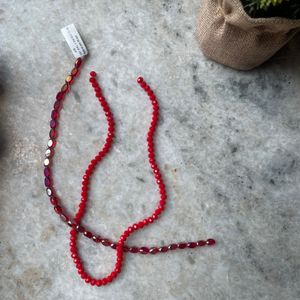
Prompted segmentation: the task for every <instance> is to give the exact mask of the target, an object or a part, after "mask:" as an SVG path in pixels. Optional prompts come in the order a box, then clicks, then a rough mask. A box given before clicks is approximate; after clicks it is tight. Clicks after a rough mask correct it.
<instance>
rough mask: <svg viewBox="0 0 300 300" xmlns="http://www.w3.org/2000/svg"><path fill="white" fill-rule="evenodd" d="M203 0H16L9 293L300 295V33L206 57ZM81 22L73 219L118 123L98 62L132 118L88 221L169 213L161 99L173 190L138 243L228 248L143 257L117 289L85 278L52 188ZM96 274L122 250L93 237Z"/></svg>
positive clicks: (9, 34)
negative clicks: (67, 32)
mask: <svg viewBox="0 0 300 300" xmlns="http://www.w3.org/2000/svg"><path fill="white" fill-rule="evenodd" d="M200 3H201V1H196V0H189V1H188V0H181V1H180V0H176V1H170V0H161V1H158V0H153V1H146V0H142V1H133V0H123V1H108V0H104V1H66V0H63V1H37V0H32V1H8V0H2V1H1V2H0V23H1V26H0V41H1V48H0V79H1V86H0V113H1V118H0V172H1V176H0V203H1V209H0V218H1V236H0V241H1V242H0V246H1V250H0V254H1V289H0V295H1V299H18V300H19V299H86V300H90V299H124V300H125V299H158V298H159V299H203V300H204V299H205V300H209V299H213V300H215V299H217V300H219V299H220V300H221V299H237V300H240V299H244V300H253V299H272V300H277V299H278V300H279V299H290V300H294V299H300V286H299V282H300V254H299V253H300V251H299V248H300V242H299V230H300V215H299V211H300V199H299V197H300V196H299V195H300V187H299V182H300V155H299V148H300V135H299V130H300V98H299V95H300V56H299V51H300V39H299V36H298V37H296V38H295V39H294V40H293V41H292V42H291V43H290V44H289V45H288V46H287V47H285V48H284V49H283V50H282V51H280V52H279V53H278V54H277V55H276V56H275V57H274V58H273V59H272V60H271V61H269V62H268V63H266V64H265V65H263V66H262V67H260V68H258V69H256V70H254V71H251V72H238V71H235V70H232V69H229V68H226V67H223V66H221V65H218V64H216V63H214V62H212V61H209V60H207V59H206V58H205V57H203V55H202V53H201V51H200V50H199V47H198V44H197V41H196V39H195V36H194V34H195V26H196V25H195V24H196V12H197V10H198V8H199V6H200ZM70 23H75V24H76V26H77V28H78V29H79V30H80V32H81V34H82V36H83V38H84V40H85V43H86V45H87V47H88V49H89V51H90V56H89V58H88V60H87V61H86V63H85V65H84V67H83V69H82V72H81V76H80V78H79V79H78V81H77V83H76V84H75V86H74V88H73V92H72V94H71V95H70V96H69V97H68V98H67V100H66V102H65V106H64V109H63V113H62V122H61V127H60V143H59V145H58V147H57V155H56V157H55V185H56V188H57V190H58V192H59V195H60V196H61V197H62V199H63V202H64V205H65V207H66V208H67V209H68V211H69V212H70V213H71V214H72V213H73V212H74V210H75V208H76V205H77V204H78V201H79V196H80V183H81V176H82V174H83V172H84V170H85V167H86V165H87V163H88V161H89V159H90V158H91V157H92V156H93V155H94V154H95V153H96V152H97V150H98V149H99V148H100V146H101V145H102V144H103V141H104V136H105V131H106V124H105V122H104V117H103V114H102V113H101V111H100V109H99V107H98V103H97V102H96V100H95V98H94V97H93V93H92V90H91V88H90V86H89V84H88V73H89V71H90V70H92V69H95V70H96V71H97V72H98V73H99V74H100V76H99V78H100V80H101V83H102V85H103V87H104V88H103V89H104V93H105V95H106V96H107V99H108V101H109V103H110V105H111V107H112V110H113V112H114V114H115V118H116V122H117V138H116V142H115V144H114V147H113V151H112V152H111V154H110V156H109V157H108V158H107V159H106V160H105V161H104V162H103V164H102V166H101V167H100V168H99V169H98V170H97V172H96V175H95V178H94V180H93V184H92V192H91V200H90V203H89V205H88V209H87V215H86V217H85V218H84V223H85V224H89V226H90V227H91V228H92V229H93V230H95V231H97V232H99V233H102V234H104V235H106V236H111V237H112V238H114V239H116V238H117V237H118V236H119V235H120V233H121V232H122V231H123V229H124V228H125V227H126V226H128V225H129V224H131V223H132V222H133V221H135V220H138V219H140V218H142V217H144V216H147V215H148V214H149V212H150V211H152V210H153V208H154V206H155V204H156V201H157V199H158V194H157V192H156V186H155V184H154V182H153V178H152V176H151V173H150V170H149V167H148V164H147V154H146V145H145V134H146V131H147V128H148V123H149V120H150V106H149V102H148V100H147V98H146V97H145V95H144V94H143V92H142V91H141V90H140V89H139V87H138V86H137V84H136V83H135V79H136V77H137V75H139V74H142V75H143V76H144V77H145V79H147V80H148V81H149V83H150V84H151V85H152V87H153V88H154V90H155V92H156V93H157V96H158V99H159V103H160V106H161V113H162V116H161V120H160V126H159V128H158V132H157V136H156V141H157V148H158V161H159V163H160V165H161V167H162V171H163V173H164V178H165V180H166V184H167V187H168V194H169V202H168V205H167V209H166V212H165V213H164V214H163V216H162V218H161V219H160V220H159V221H158V222H157V223H155V224H153V226H150V227H149V228H147V229H145V230H143V231H142V232H138V233H137V234H136V235H134V236H133V237H132V238H131V239H130V241H129V242H130V244H146V245H153V244H164V243H170V242H173V241H178V240H179V241H185V240H196V239H202V238H208V237H215V238H216V239H217V240H218V245H217V246H216V247H214V248H203V249H197V250H195V251H192V250H186V251H178V252H174V253H172V254H166V255H157V256H142V255H127V256H126V261H125V265H124V271H123V272H122V274H121V275H120V277H119V278H118V279H117V280H116V281H115V282H114V283H113V284H111V285H109V286H107V287H104V288H97V287H91V286H88V285H86V284H84V283H83V282H82V281H81V280H80V278H79V277H78V276H77V274H76V272H75V268H74V266H73V264H72V262H71V259H70V257H69V252H68V243H69V241H68V229H67V227H66V226H65V225H64V224H63V223H62V222H61V221H60V220H59V219H58V218H57V216H56V215H55V214H54V213H53V210H52V208H51V207H50V205H49V203H48V198H47V197H46V195H45V192H44V187H43V177H42V170H43V167H42V161H43V156H44V150H45V145H46V143H47V135H48V120H49V113H50V110H51V107H52V103H53V98H54V96H55V94H56V91H57V89H58V88H59V87H60V86H61V83H62V81H63V79H64V77H65V75H66V73H67V72H68V70H70V67H71V66H72V64H73V60H74V59H73V57H72V54H71V52H70V50H69V48H68V46H67V45H66V43H65V41H64V40H63V37H62V35H61V33H60V28H61V27H63V26H65V25H67V24H70ZM80 244H81V249H82V250H81V251H82V256H83V259H84V260H85V261H88V263H87V267H88V269H89V270H90V271H91V273H92V274H93V275H97V276H101V275H105V274H107V272H109V271H110V270H111V269H112V267H113V264H114V252H113V251H112V250H110V249H107V248H105V249H104V248H103V247H100V246H96V245H94V244H93V243H92V242H91V241H88V240H86V239H83V238H82V239H80Z"/></svg>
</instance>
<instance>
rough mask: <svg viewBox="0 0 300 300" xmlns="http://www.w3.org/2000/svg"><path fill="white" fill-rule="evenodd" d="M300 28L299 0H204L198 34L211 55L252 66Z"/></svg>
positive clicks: (225, 61)
mask: <svg viewBox="0 0 300 300" xmlns="http://www.w3.org/2000/svg"><path fill="white" fill-rule="evenodd" d="M299 29H300V0H203V1H202V3H201V9H200V13H199V18H198V29H197V36H198V40H199V43H200V47H201V49H202V51H203V53H204V54H205V55H206V56H207V57H208V58H210V59H213V60H215V61H217V62H219V63H222V64H224V65H227V66H230V67H232V68H235V69H239V70H250V69H252V68H254V67H256V66H258V65H260V64H262V63H263V62H264V61H266V60H268V59H269V58H270V57H272V56H273V55H274V54H275V53H276V52H277V51H278V50H279V49H280V48H281V47H283V46H284V45H285V44H286V43H287V42H288V41H289V40H290V39H291V38H292V37H293V36H294V35H295V34H296V33H297V32H298V31H299Z"/></svg>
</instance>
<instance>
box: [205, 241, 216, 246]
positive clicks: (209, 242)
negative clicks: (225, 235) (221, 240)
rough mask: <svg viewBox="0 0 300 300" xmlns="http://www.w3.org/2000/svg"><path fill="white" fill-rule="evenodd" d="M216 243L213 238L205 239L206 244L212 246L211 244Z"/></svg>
mask: <svg viewBox="0 0 300 300" xmlns="http://www.w3.org/2000/svg"><path fill="white" fill-rule="evenodd" d="M215 243H216V241H215V240H214V239H208V240H207V241H206V244H207V245H208V246H212V245H214V244H215Z"/></svg>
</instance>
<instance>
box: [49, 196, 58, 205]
mask: <svg viewBox="0 0 300 300" xmlns="http://www.w3.org/2000/svg"><path fill="white" fill-rule="evenodd" d="M50 203H51V204H52V205H54V206H56V205H57V204H58V199H57V198H56V197H51V198H50Z"/></svg>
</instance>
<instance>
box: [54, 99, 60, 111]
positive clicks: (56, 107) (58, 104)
mask: <svg viewBox="0 0 300 300" xmlns="http://www.w3.org/2000/svg"><path fill="white" fill-rule="evenodd" d="M53 108H54V110H59V109H60V108H61V101H55V102H54V105H53Z"/></svg>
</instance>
